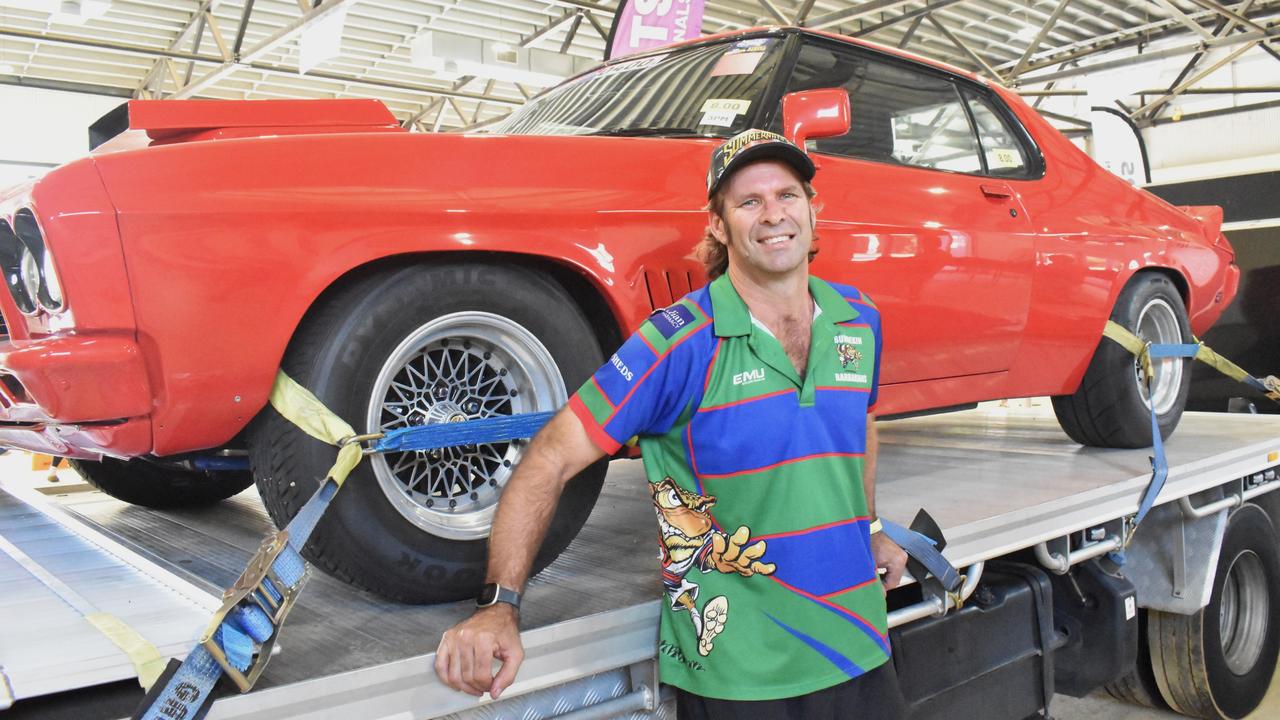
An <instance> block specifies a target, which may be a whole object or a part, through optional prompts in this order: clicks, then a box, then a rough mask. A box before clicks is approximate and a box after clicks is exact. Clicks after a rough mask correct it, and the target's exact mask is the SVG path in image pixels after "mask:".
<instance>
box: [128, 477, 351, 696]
mask: <svg viewBox="0 0 1280 720" xmlns="http://www.w3.org/2000/svg"><path fill="white" fill-rule="evenodd" d="M338 487H339V485H338V483H337V482H335V481H334V480H333V479H332V478H330V479H328V480H326V481H325V483H324V485H322V486H321V487H320V489H319V490H317V491H316V493H315V494H314V495H312V496H311V499H310V500H308V501H307V502H306V504H305V505H303V506H302V509H301V510H299V511H298V514H297V515H295V516H294V518H293V520H292V521H291V522H290V523H289V524H288V525H287V526H286V527H285V529H284V530H283V531H281V532H280V533H277V534H275V535H272V536H271V537H269V538H267V540H266V541H265V542H264V543H263V546H262V548H261V549H259V551H258V553H257V554H256V555H255V556H254V558H253V560H251V561H250V563H249V567H248V569H246V570H245V573H244V574H243V575H241V577H240V580H237V581H236V584H235V585H233V586H232V587H231V588H230V589H228V590H227V592H226V593H225V594H224V596H223V597H224V605H223V608H222V610H220V611H219V612H218V613H217V614H216V615H215V616H214V618H215V621H214V623H211V627H210V629H209V630H207V631H206V632H205V634H204V635H203V636H202V638H201V643H200V644H198V645H196V646H195V648H194V649H192V651H191V652H190V653H188V655H187V658H186V660H184V661H183V662H182V664H181V665H178V664H177V662H176V661H171V663H170V666H169V669H168V670H166V672H165V674H164V675H162V676H161V677H160V679H159V680H158V681H157V682H156V684H155V685H153V686H152V688H151V691H150V692H149V693H148V694H147V696H146V697H145V698H144V699H143V701H142V703H141V704H140V705H139V706H138V710H137V711H135V713H134V715H133V719H134V720H176V719H178V718H181V719H182V720H199V718H202V717H204V715H205V713H207V712H208V709H209V708H210V707H211V706H212V704H211V703H210V702H209V699H210V694H211V693H212V691H213V688H214V686H215V685H216V684H217V683H218V680H219V679H221V677H222V676H223V675H224V674H226V675H228V676H230V677H231V679H232V680H233V681H234V682H235V683H236V685H237V686H239V688H240V691H241V692H245V691H247V690H248V689H249V687H251V686H252V684H253V683H254V682H255V681H256V680H257V678H258V676H259V675H260V674H261V671H262V669H263V668H264V667H265V657H269V656H270V652H271V648H272V647H273V646H274V643H275V639H276V638H277V637H278V635H279V630H280V625H281V623H283V621H284V617H285V615H286V614H287V613H288V610H289V609H290V608H291V607H292V598H294V597H296V595H297V593H298V592H299V591H300V590H301V589H302V585H303V584H304V583H305V581H306V579H307V570H308V568H307V565H306V563H305V562H304V561H303V559H302V556H301V555H300V552H301V550H302V547H303V546H304V545H306V542H307V538H308V537H310V535H311V531H312V530H313V529H315V526H316V523H317V522H318V521H319V520H320V516H321V515H322V514H324V511H325V508H327V507H328V505H329V502H330V501H331V500H332V499H333V496H334V494H336V493H337V491H338ZM282 540H283V542H281V541H282ZM272 556H273V557H272ZM267 560H269V562H270V565H269V568H270V569H269V572H266V573H265V575H264V573H263V572H261V571H262V570H263V568H261V567H258V565H259V563H262V562H264V561H267ZM255 569H256V570H257V571H258V572H257V573H255ZM286 601H287V602H286ZM255 646H256V649H255ZM219 655H221V656H222V657H221V658H219V657H218V656H219ZM255 656H258V658H259V659H261V660H262V661H261V662H259V663H258V664H257V665H256V666H255V665H254V660H255ZM224 661H225V662H226V663H227V665H223V662H224ZM228 666H229V667H228ZM251 667H252V668H253V670H252V671H251V670H250V668H251Z"/></svg>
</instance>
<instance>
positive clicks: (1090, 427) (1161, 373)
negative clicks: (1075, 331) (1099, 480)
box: [1053, 273, 1192, 448]
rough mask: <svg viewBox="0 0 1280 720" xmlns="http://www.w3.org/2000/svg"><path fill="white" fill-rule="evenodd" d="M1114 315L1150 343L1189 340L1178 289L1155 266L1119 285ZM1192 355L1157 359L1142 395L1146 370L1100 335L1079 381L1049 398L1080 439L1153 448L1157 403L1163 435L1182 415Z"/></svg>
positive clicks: (1097, 444)
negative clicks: (1071, 388)
mask: <svg viewBox="0 0 1280 720" xmlns="http://www.w3.org/2000/svg"><path fill="white" fill-rule="evenodd" d="M1111 319H1112V320H1114V321H1116V322H1117V323H1119V324H1121V325H1123V326H1124V327H1126V328H1128V329H1129V330H1130V331H1131V332H1133V333H1135V334H1136V335H1138V337H1141V338H1142V339H1144V340H1147V341H1149V342H1153V343H1183V342H1191V326H1190V323H1189V322H1188V321H1187V310H1186V307H1185V305H1184V304H1183V302H1182V296H1181V295H1179V294H1178V289H1177V288H1176V287H1174V285H1173V282H1172V281H1171V280H1169V278H1167V277H1165V276H1164V275H1160V274H1158V273H1139V274H1137V275H1135V276H1133V278H1132V279H1130V280H1129V282H1128V284H1127V285H1125V287H1124V289H1123V290H1121V291H1120V296H1119V297H1118V298H1117V299H1116V306H1115V309H1114V310H1113V311H1112V313H1111ZM1191 362H1192V361H1191V360H1189V359H1183V358H1170V359H1164V360H1157V361H1155V386H1154V388H1153V390H1152V392H1151V394H1152V395H1153V396H1154V401H1150V400H1149V399H1148V397H1147V395H1148V393H1147V384H1146V373H1145V372H1144V371H1143V370H1142V367H1141V366H1140V365H1139V364H1138V362H1137V359H1136V358H1134V356H1133V355H1131V354H1130V353H1129V351H1127V350H1125V349H1124V348H1122V347H1120V345H1119V344H1117V343H1115V342H1114V341H1112V340H1110V339H1108V338H1102V339H1101V340H1100V341H1099V342H1098V348H1097V350H1095V351H1094V353H1093V359H1092V360H1091V361H1090V362H1089V367H1088V369H1086V370H1085V373H1084V379H1083V380H1082V381H1081V382H1080V388H1079V389H1078V390H1076V391H1075V393H1074V394H1071V395H1057V396H1055V397H1054V398H1053V411H1054V413H1055V414H1056V415H1057V416H1058V422H1059V424H1061V425H1062V429H1063V430H1064V431H1065V432H1066V433H1067V435H1070V436H1071V439H1072V440H1075V441H1076V442H1078V443H1080V444H1081V445H1093V446H1095V447H1116V448H1138V447H1150V446H1151V442H1152V438H1151V410H1150V407H1151V406H1150V405H1149V404H1148V403H1149V402H1154V404H1155V407H1156V418H1157V420H1158V421H1159V424H1160V436H1161V437H1162V438H1167V437H1169V435H1170V434H1171V433H1173V430H1174V428H1175V427H1177V426H1178V420H1179V419H1180V418H1181V417H1182V409H1183V408H1184V407H1185V406H1186V403H1187V389H1188V388H1189V387H1190V384H1191V368H1190V367H1189V365H1190V363H1191Z"/></svg>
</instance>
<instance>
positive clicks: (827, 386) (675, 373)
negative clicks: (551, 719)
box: [436, 130, 906, 719]
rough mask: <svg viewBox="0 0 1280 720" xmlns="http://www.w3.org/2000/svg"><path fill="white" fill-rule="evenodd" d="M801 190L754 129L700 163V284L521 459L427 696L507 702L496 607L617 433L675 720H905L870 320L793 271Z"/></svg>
mask: <svg viewBox="0 0 1280 720" xmlns="http://www.w3.org/2000/svg"><path fill="white" fill-rule="evenodd" d="M814 173H815V168H814V164H813V162H812V160H810V159H809V157H808V156H807V155H806V154H805V153H804V152H803V151H802V150H800V149H799V148H798V147H796V146H795V145H793V144H791V143H790V142H788V141H787V140H786V139H784V138H782V137H781V136H778V135H775V134H773V133H768V132H765V131H762V130H748V131H746V132H743V133H741V134H739V135H737V136H735V137H733V138H731V139H730V140H728V141H726V142H725V143H724V144H723V145H721V146H720V147H719V148H717V149H716V151H715V153H714V154H713V155H712V158H711V168H710V170H709V172H708V176H707V190H708V198H709V202H708V210H709V212H708V222H709V227H708V229H707V236H706V238H704V240H703V244H702V246H701V247H700V253H701V255H702V256H703V259H704V261H705V262H706V264H707V270H708V275H709V276H710V277H711V278H712V282H711V284H709V285H708V286H707V287H705V288H703V289H701V290H698V291H695V292H693V293H690V294H689V295H688V296H686V297H685V298H683V299H681V300H680V302H678V303H676V304H675V305H672V306H671V307H669V308H667V309H666V310H663V311H660V312H657V313H654V314H653V315H652V316H651V317H650V318H649V320H648V321H647V322H645V323H644V325H643V326H642V327H641V328H640V330H639V331H637V332H636V334H635V335H633V336H632V337H631V339H629V340H628V341H627V342H626V343H625V344H624V345H623V346H622V348H620V349H619V350H618V352H617V353H615V354H614V355H613V357H611V358H610V360H609V362H608V363H605V365H604V366H603V367H602V368H601V369H600V370H599V371H598V372H597V373H596V374H595V376H594V377H593V378H592V379H590V380H589V381H587V383H586V384H584V385H583V387H582V388H581V389H580V390H579V391H578V392H577V393H576V394H575V395H574V396H573V398H571V399H570V402H569V407H568V408H566V409H565V410H564V411H561V412H560V413H558V414H557V415H556V416H555V417H554V418H553V419H552V420H551V422H550V423H549V424H548V425H547V427H546V428H545V429H544V430H543V431H542V432H541V433H539V434H538V436H537V437H536V438H535V439H534V440H533V442H532V443H530V445H529V448H528V450H527V454H526V457H525V459H524V460H523V461H522V462H521V463H520V465H519V467H518V468H517V469H516V472H515V473H514V474H513V476H512V478H511V480H510V482H509V483H508V485H507V488H506V490H505V491H504V494H503V498H502V502H501V504H500V506H499V508H498V513H497V517H496V519H495V522H494V529H493V535H492V538H491V540H490V558H489V569H488V576H487V582H488V583H491V584H490V585H487V586H486V591H485V592H484V593H482V603H483V604H485V605H487V606H485V607H482V608H481V609H479V610H478V611H477V612H476V613H475V615H473V616H472V617H471V618H469V619H468V620H466V621H464V622H462V623H459V624H458V625H457V626H456V627H454V628H452V629H451V630H449V631H448V632H446V633H445V635H444V637H443V638H442V639H441V641H440V647H439V649H438V651H437V655H436V672H437V674H439V676H440V677H441V679H442V680H444V681H445V682H446V683H447V684H449V685H451V686H452V687H455V688H457V689H459V690H463V691H466V692H469V693H471V694H473V695H477V696H479V695H483V694H484V693H485V692H489V693H490V694H491V695H492V696H493V697H495V698H497V697H498V696H499V695H500V694H501V693H502V691H503V690H504V689H505V688H506V687H507V686H509V685H510V684H511V682H512V681H513V680H514V678H515V674H516V670H517V669H518V667H519V665H520V662H521V660H522V659H523V650H522V648H521V645H520V637H519V630H518V626H517V619H518V616H517V612H518V604H519V595H518V592H516V590H517V589H519V588H522V587H523V586H524V583H525V581H526V579H527V576H528V572H529V568H530V566H531V564H532V561H533V557H534V554H535V552H536V550H537V548H538V546H539V544H540V542H541V540H542V537H543V535H544V534H545V532H546V528H547V525H548V523H549V520H550V518H551V516H552V512H553V510H554V508H555V503H556V500H557V498H558V496H559V494H560V491H561V489H562V488H563V486H564V483H565V482H566V481H567V480H568V479H569V478H571V477H572V476H573V475H574V474H575V473H577V472H578V471H579V470H581V469H582V468H584V467H586V466H587V465H588V464H590V463H591V462H594V461H595V460H597V459H599V458H600V457H601V456H602V455H604V454H607V453H613V452H615V451H617V449H618V448H619V446H620V445H621V444H622V443H623V442H625V441H626V440H627V439H628V438H630V437H632V436H633V435H635V436H639V437H640V445H641V449H642V450H643V455H644V465H645V473H646V475H647V477H648V480H649V483H650V485H649V491H650V495H651V497H652V498H653V502H654V506H655V510H656V511H657V514H658V524H659V528H660V529H661V535H662V543H661V548H660V549H661V557H662V579H663V587H664V590H665V595H666V600H667V602H666V603H665V604H664V609H663V614H662V622H661V632H660V637H659V662H660V675H661V679H662V681H663V682H665V683H668V684H670V685H673V686H675V687H676V689H677V707H678V713H679V715H680V717H681V718H717V717H797V718H806V719H809V718H822V717H843V716H846V715H849V714H850V713H854V714H856V716H857V717H859V718H881V717H884V718H895V717H901V716H902V715H903V714H904V708H903V702H902V699H901V696H900V694H899V693H898V690H897V681H896V678H895V676H894V675H893V672H892V663H887V662H886V661H887V660H888V657H889V643H888V639H887V627H886V613H885V601H884V588H886V587H887V588H892V587H894V586H896V585H897V584H898V581H899V579H900V578H901V576H902V572H903V569H904V567H905V563H906V554H905V553H904V552H903V551H902V550H901V548H899V547H898V546H897V545H895V544H894V543H893V542H892V541H891V540H889V539H888V538H887V537H886V536H885V535H884V534H883V533H881V532H878V530H879V521H878V520H877V519H876V516H875V502H874V498H875V482H874V479H875V457H876V436H875V430H874V425H873V422H874V414H873V410H874V405H875V399H876V382H877V379H878V375H879V366H880V349H881V337H880V321H879V313H878V312H877V311H876V309H875V306H874V305H873V304H871V302H870V301H869V300H867V299H866V298H865V297H864V296H862V295H861V294H860V293H859V292H858V291H857V290H855V289H853V288H850V287H844V286H833V285H830V284H828V283H826V282H824V281H822V280H819V279H817V278H813V277H810V276H809V274H808V262H809V260H810V259H811V257H812V254H813V252H814V227H815V223H816V219H815V216H814V208H813V204H812V198H813V196H814V191H813V188H812V186H811V185H810V184H809V181H810V180H812V179H813V176H814ZM878 567H879V568H882V569H883V570H884V573H885V574H884V579H883V586H882V583H881V582H877V568H878ZM495 658H496V659H498V660H499V661H501V668H500V670H499V672H498V673H497V675H496V676H495V675H494V674H493V671H492V667H493V660H494V659H495Z"/></svg>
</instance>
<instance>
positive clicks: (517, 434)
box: [371, 412, 555, 453]
mask: <svg viewBox="0 0 1280 720" xmlns="http://www.w3.org/2000/svg"><path fill="white" fill-rule="evenodd" d="M553 415H555V413H554V412H534V413H522V414H520V415H498V416H494V417H487V418H481V419H479V420H467V421H465V422H457V423H441V424H438V425H415V426H413V427H403V428H396V429H394V430H388V431H386V433H385V434H384V435H383V437H382V438H381V439H379V440H378V441H377V442H375V443H374V444H373V447H372V448H371V449H372V451H373V452H376V453H383V452H405V451H410V450H434V449H436V448H444V447H454V446H457V445H477V444H482V443H496V442H507V441H510V440H519V439H522V438H531V437H533V436H534V435H537V434H538V431H539V430H541V429H542V426H543V425H546V424H547V421H549V420H550V419H551V417H552V416H553Z"/></svg>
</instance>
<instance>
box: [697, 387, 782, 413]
mask: <svg viewBox="0 0 1280 720" xmlns="http://www.w3.org/2000/svg"><path fill="white" fill-rule="evenodd" d="M794 392H796V390H795V388H787V389H786V390H775V391H773V392H771V393H765V394H764V395H757V396H755V397H749V398H743V399H741V400H734V401H732V402H727V403H723V404H721V405H708V406H706V407H700V408H698V412H700V413H702V412H711V411H712V410H723V409H725V408H728V407H733V406H734V405H745V404H746V403H750V402H755V401H757V400H764V399H766V398H771V397H777V396H779V395H786V394H787V393H794Z"/></svg>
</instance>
